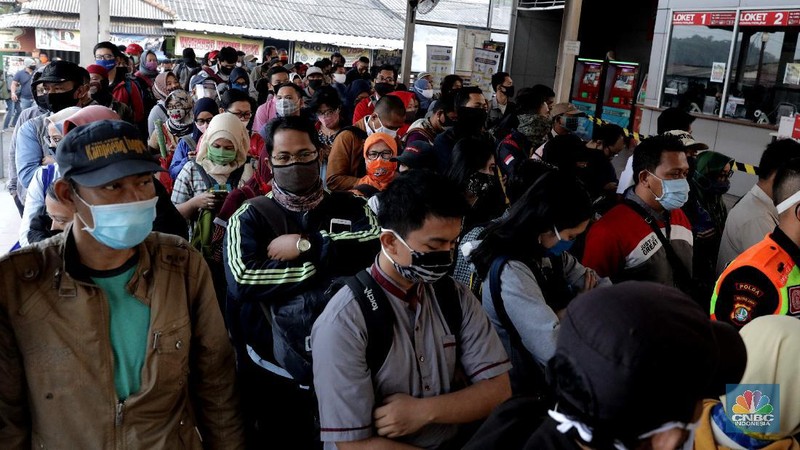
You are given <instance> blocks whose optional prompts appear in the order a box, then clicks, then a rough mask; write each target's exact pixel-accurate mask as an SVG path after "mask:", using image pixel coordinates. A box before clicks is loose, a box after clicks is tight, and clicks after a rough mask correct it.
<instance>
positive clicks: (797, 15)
mask: <svg viewBox="0 0 800 450" xmlns="http://www.w3.org/2000/svg"><path fill="white" fill-rule="evenodd" d="M739 25H740V26H743V27H755V26H762V27H763V26H768V27H783V26H787V25H800V11H742V12H741V13H740V14H739Z"/></svg>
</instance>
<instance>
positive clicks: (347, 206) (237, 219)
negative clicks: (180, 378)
mask: <svg viewBox="0 0 800 450" xmlns="http://www.w3.org/2000/svg"><path fill="white" fill-rule="evenodd" d="M265 137H266V146H267V152H268V153H269V159H268V162H269V164H270V168H271V169H272V173H273V177H274V178H273V181H272V192H271V193H269V194H268V195H267V196H266V197H264V198H259V199H255V200H253V201H251V202H248V203H245V204H244V205H243V206H242V207H241V208H239V210H238V211H237V212H236V213H235V214H234V215H233V216H232V217H231V218H230V220H229V222H228V230H227V238H226V244H225V274H226V278H227V281H228V299H227V305H226V309H227V312H226V317H227V320H228V327H229V329H230V333H231V336H232V338H233V341H234V345H235V347H236V350H237V353H238V368H239V379H240V381H241V388H242V392H243V396H242V398H243V400H244V408H245V411H244V412H245V422H246V427H247V428H248V433H249V439H250V443H251V445H255V446H256V447H257V448H264V447H267V446H275V447H276V448H314V447H315V446H316V445H318V444H316V442H318V436H317V434H318V432H317V431H316V430H315V421H314V417H315V416H316V412H317V407H316V402H315V401H314V398H313V395H312V394H311V393H310V391H309V390H308V387H307V386H305V387H304V386H300V385H299V382H298V380H297V379H295V377H294V376H293V375H292V374H291V373H290V371H291V368H290V367H288V366H287V367H282V366H281V364H280V363H279V362H278V359H277V358H276V355H275V353H274V352H273V348H274V347H273V331H274V330H273V327H272V326H271V325H272V324H271V323H270V321H274V322H273V323H274V324H275V325H276V326H277V324H279V323H280V322H281V321H282V320H291V319H297V317H298V316H302V317H304V318H306V319H308V320H304V321H303V324H304V325H305V322H312V323H313V319H314V317H313V314H312V313H310V312H309V309H313V308H315V306H314V305H324V293H325V290H326V289H327V288H328V286H329V285H330V284H331V282H332V280H333V279H334V278H335V277H338V276H344V275H353V274H355V273H356V272H357V271H359V270H361V269H363V268H364V267H367V266H369V265H370V263H371V262H372V261H373V259H374V258H375V254H376V253H377V252H378V250H379V248H380V244H379V241H378V236H379V234H380V230H379V228H378V225H377V221H376V219H375V216H374V215H373V214H372V212H371V210H370V209H369V207H368V206H367V204H366V202H365V201H364V200H363V199H360V198H358V197H355V196H353V195H352V194H350V193H334V194H330V193H328V192H326V191H324V190H323V188H322V179H321V178H320V158H319V148H320V143H319V140H318V137H317V133H316V131H315V130H314V128H313V126H312V125H311V124H310V123H309V122H308V121H307V120H305V119H303V118H300V117H279V118H276V119H274V120H273V121H272V122H271V123H270V125H268V126H267V129H266V136H265ZM265 213H266V215H265ZM287 303H290V304H291V305H298V308H301V307H302V309H298V310H293V311H292V314H287V316H282V315H279V314H278V313H275V317H272V313H270V314H271V317H270V318H269V321H268V320H267V318H266V316H265V311H264V307H266V308H267V311H272V312H274V311H276V309H277V308H280V309H281V310H284V309H286V308H287V306H286V305H287ZM289 315H293V316H295V317H288V316H289ZM279 316H280V317H279ZM307 325H308V327H309V330H308V331H309V334H310V325H311V323H308V324H307Z"/></svg>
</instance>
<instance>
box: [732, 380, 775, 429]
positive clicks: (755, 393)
mask: <svg viewBox="0 0 800 450" xmlns="http://www.w3.org/2000/svg"><path fill="white" fill-rule="evenodd" d="M731 409H732V411H731V412H732V413H733V414H731V422H733V424H734V425H736V426H737V427H739V428H753V427H769V426H770V425H772V423H773V422H774V421H775V414H773V412H774V411H775V408H774V407H773V406H772V404H771V403H770V398H769V396H768V395H766V394H764V393H763V392H761V391H760V390H749V389H748V390H746V391H744V392H743V393H742V394H740V395H738V396H736V403H734V405H733V408H731Z"/></svg>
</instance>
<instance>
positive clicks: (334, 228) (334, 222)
mask: <svg viewBox="0 0 800 450" xmlns="http://www.w3.org/2000/svg"><path fill="white" fill-rule="evenodd" d="M352 228H353V222H351V221H349V220H347V219H335V218H334V219H331V227H330V232H331V233H345V232H348V231H352Z"/></svg>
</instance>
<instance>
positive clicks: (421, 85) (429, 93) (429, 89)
mask: <svg viewBox="0 0 800 450" xmlns="http://www.w3.org/2000/svg"><path fill="white" fill-rule="evenodd" d="M411 91H412V92H413V93H414V94H415V95H416V96H417V101H419V109H420V111H427V110H428V106H430V105H431V101H433V100H432V99H433V85H432V84H431V82H430V81H428V79H427V78H420V79H418V80H417V81H415V82H414V85H413V86H411Z"/></svg>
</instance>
